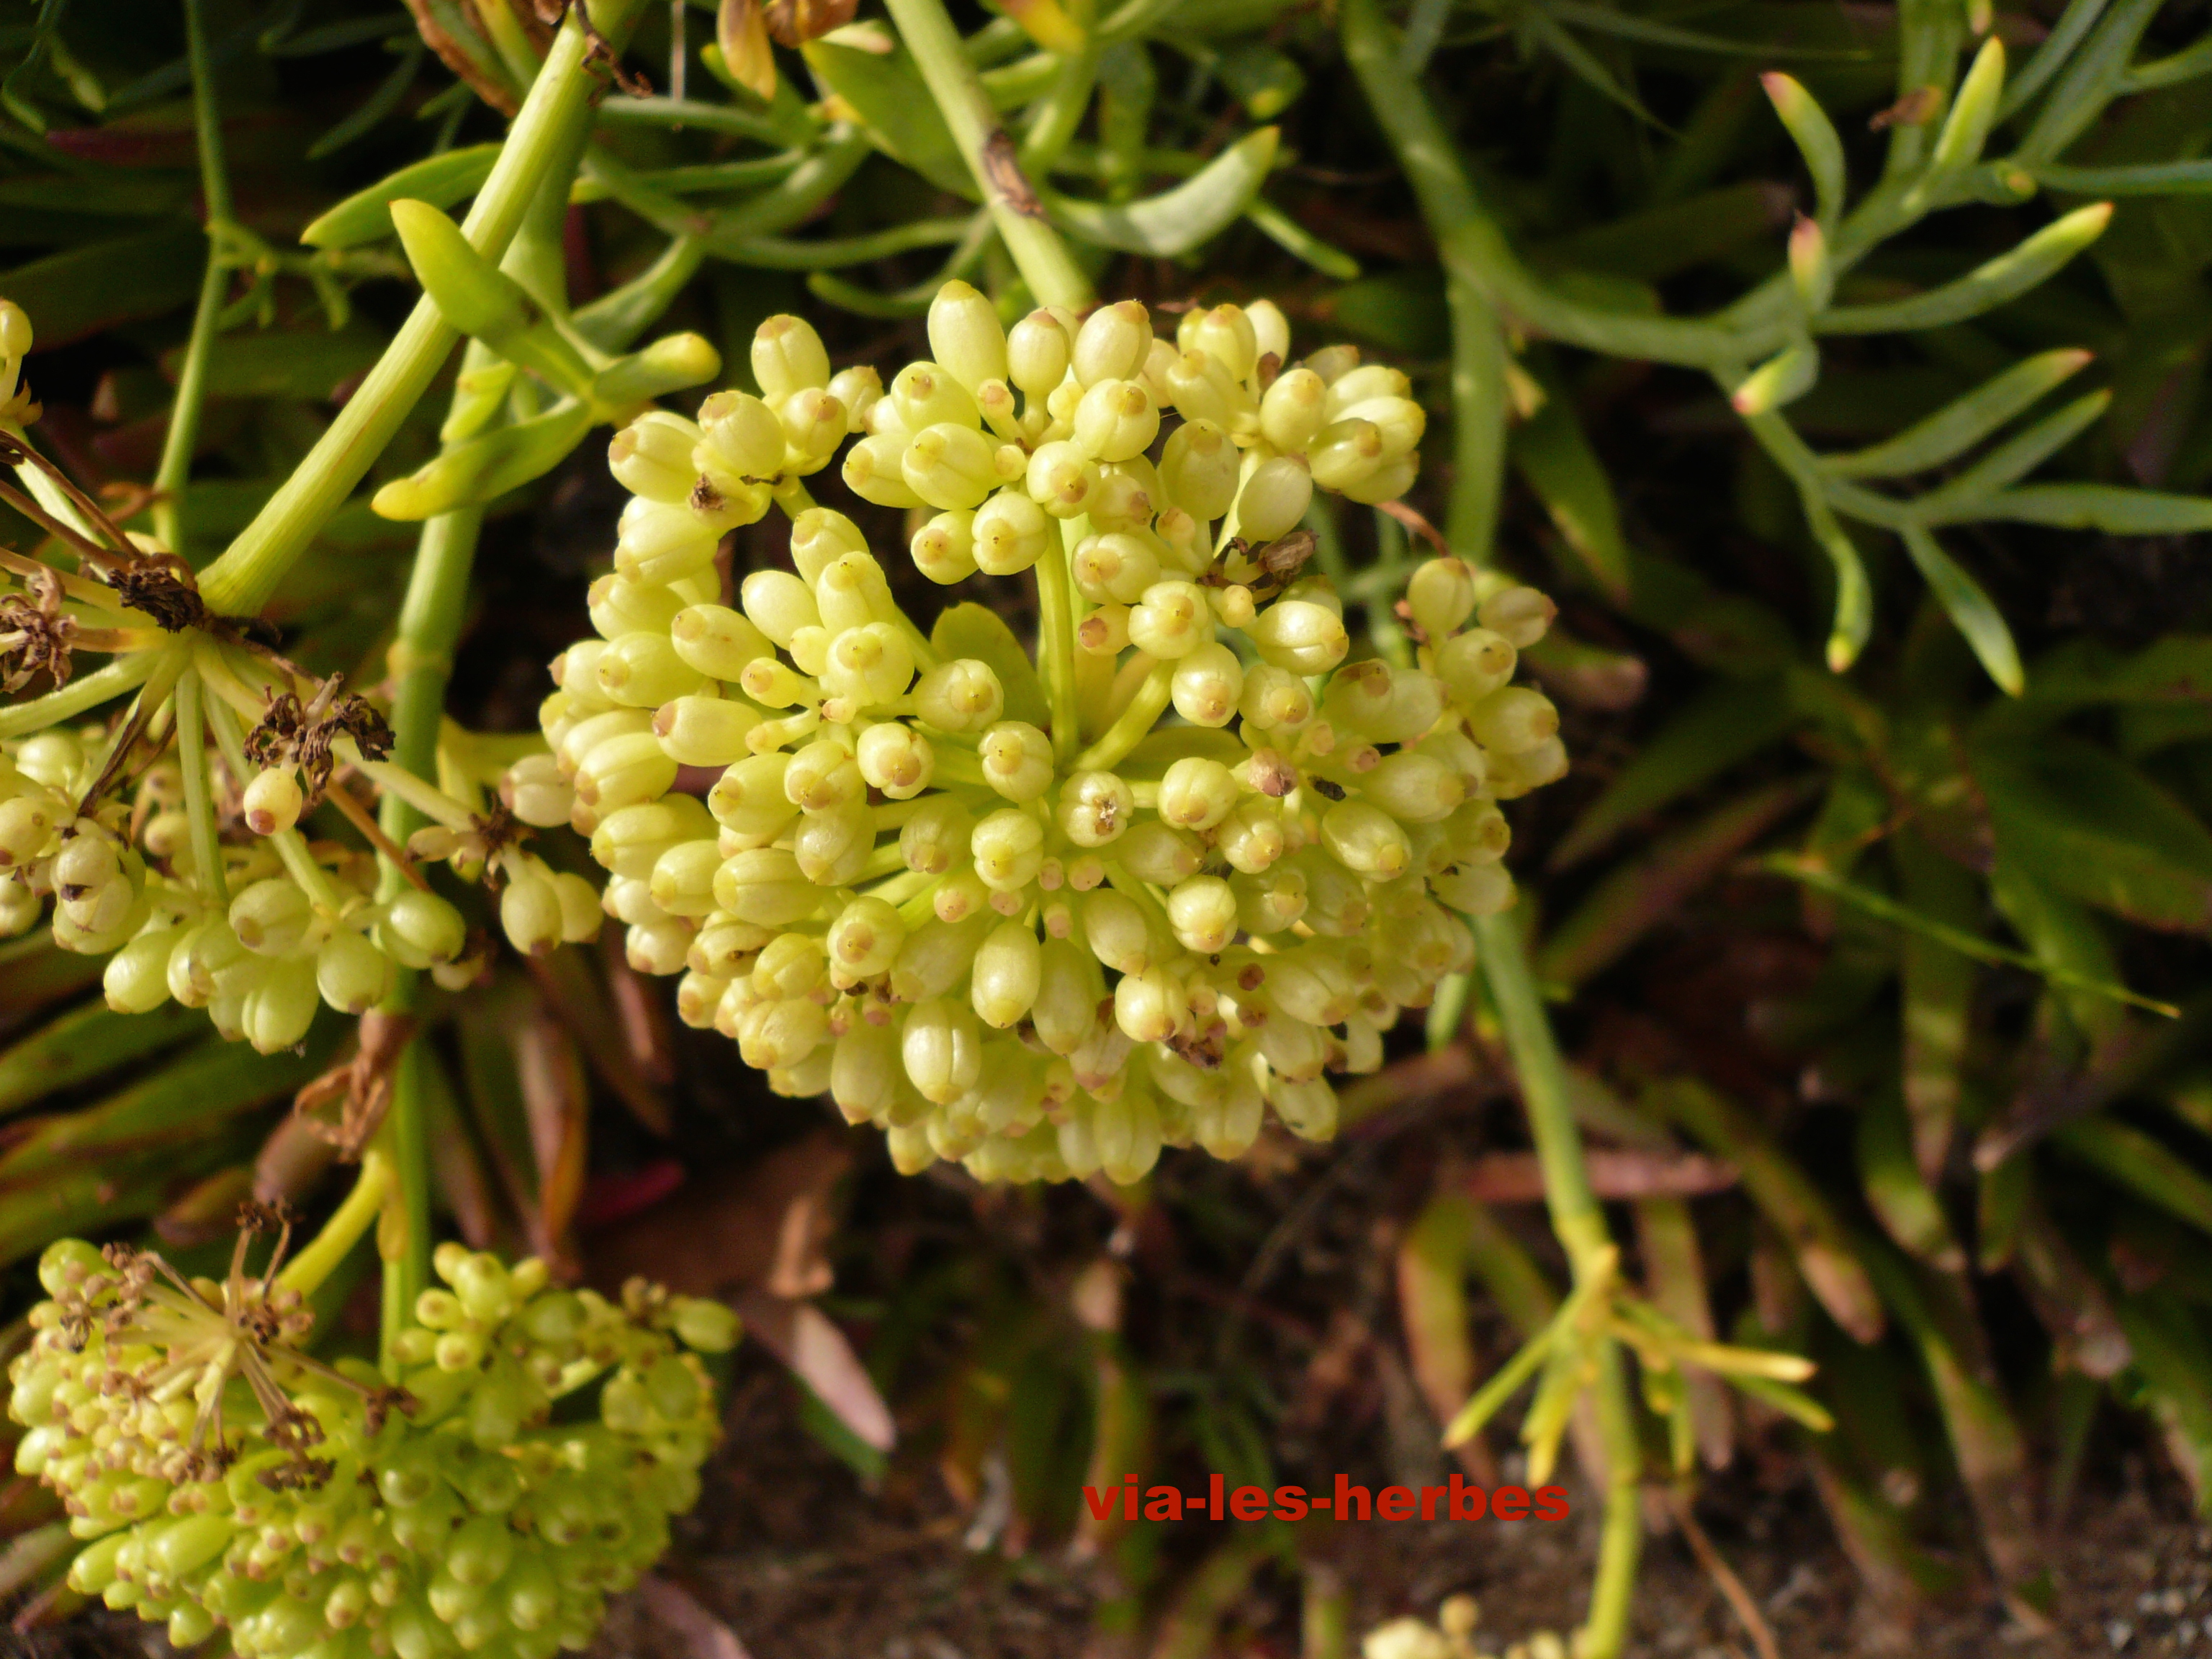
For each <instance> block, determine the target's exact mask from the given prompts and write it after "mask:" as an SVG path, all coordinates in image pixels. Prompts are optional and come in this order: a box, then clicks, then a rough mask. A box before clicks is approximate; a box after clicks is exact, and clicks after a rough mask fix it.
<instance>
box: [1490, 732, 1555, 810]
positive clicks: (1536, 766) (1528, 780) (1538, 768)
mask: <svg viewBox="0 0 2212 1659" xmlns="http://www.w3.org/2000/svg"><path fill="white" fill-rule="evenodd" d="M1566 775H1567V749H1566V745H1565V744H1563V743H1561V742H1560V741H1559V738H1545V739H1544V741H1543V742H1541V743H1539V744H1532V745H1530V746H1529V747H1528V748H1527V749H1523V750H1519V751H1517V752H1516V753H1513V754H1508V755H1497V756H1493V757H1492V765H1491V786H1490V787H1491V793H1492V794H1494V795H1496V796H1497V797H1498V799H1500V800H1516V799H1519V798H1520V797H1521V796H1522V795H1525V794H1527V793H1528V792H1529V791H1530V790H1531V789H1538V788H1541V787H1543V786H1544V785H1545V784H1547V783H1556V782H1557V781H1559V779H1561V778H1563V777H1565V776H1566Z"/></svg>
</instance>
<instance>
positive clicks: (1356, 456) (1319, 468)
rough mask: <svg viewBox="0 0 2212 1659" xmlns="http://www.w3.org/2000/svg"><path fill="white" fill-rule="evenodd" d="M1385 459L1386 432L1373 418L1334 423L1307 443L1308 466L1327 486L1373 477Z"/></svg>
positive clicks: (1347, 485) (1338, 486)
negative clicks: (1377, 426) (1378, 426)
mask: <svg viewBox="0 0 2212 1659" xmlns="http://www.w3.org/2000/svg"><path fill="white" fill-rule="evenodd" d="M1384 459H1385V457H1384V455H1383V434H1382V433H1381V431H1380V430H1378V429H1377V428H1376V426H1375V424H1374V423H1373V422H1370V421H1334V422H1330V423H1329V424H1328V426H1325V427H1323V428H1322V429H1321V430H1320V431H1319V432H1317V433H1316V434H1315V435H1314V436H1313V440H1312V441H1311V442H1310V443H1309V444H1308V445H1307V446H1306V465H1308V466H1310V467H1311V468H1312V469H1313V480H1314V482H1315V483H1317V484H1319V485H1320V486H1321V487H1322V489H1337V490H1342V489H1349V488H1351V487H1352V485H1354V484H1357V483H1360V482H1361V481H1362V480H1363V479H1366V478H1370V477H1373V476H1374V475H1375V473H1376V471H1378V470H1379V469H1380V468H1381V467H1382V465H1383V460H1384Z"/></svg>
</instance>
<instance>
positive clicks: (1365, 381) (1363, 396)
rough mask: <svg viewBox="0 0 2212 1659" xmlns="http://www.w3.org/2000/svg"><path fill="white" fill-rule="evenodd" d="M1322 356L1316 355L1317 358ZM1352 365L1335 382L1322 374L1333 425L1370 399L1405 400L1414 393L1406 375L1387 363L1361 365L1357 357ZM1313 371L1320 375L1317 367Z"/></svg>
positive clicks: (1354, 357)
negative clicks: (1357, 405) (1326, 382)
mask: <svg viewBox="0 0 2212 1659" xmlns="http://www.w3.org/2000/svg"><path fill="white" fill-rule="evenodd" d="M1321 355H1322V354H1320V353H1318V352H1316V354H1315V356H1316V357H1318V356H1321ZM1352 363H1353V365H1354V366H1352V367H1348V368H1346V369H1345V371H1344V372H1343V373H1342V374H1339V375H1337V376H1336V377H1334V379H1331V378H1330V376H1328V374H1322V379H1323V380H1327V381H1328V418H1329V419H1330V420H1332V421H1334V420H1340V419H1342V418H1343V416H1344V412H1345V411H1346V410H1348V409H1350V408H1351V407H1352V405H1353V404H1358V403H1364V402H1365V401H1366V400H1367V399H1369V398H1403V397H1405V396H1406V395H1407V394H1408V393H1409V392H1412V391H1413V382H1412V381H1411V380H1407V378H1406V376H1405V374H1404V373H1403V371H1401V370H1399V369H1395V368H1391V367H1390V366H1389V364H1388V363H1366V364H1359V363H1358V360H1357V354H1356V353H1355V354H1354V356H1353V359H1352ZM1314 368H1315V370H1316V373H1319V372H1320V365H1319V364H1318V363H1316V364H1314Z"/></svg>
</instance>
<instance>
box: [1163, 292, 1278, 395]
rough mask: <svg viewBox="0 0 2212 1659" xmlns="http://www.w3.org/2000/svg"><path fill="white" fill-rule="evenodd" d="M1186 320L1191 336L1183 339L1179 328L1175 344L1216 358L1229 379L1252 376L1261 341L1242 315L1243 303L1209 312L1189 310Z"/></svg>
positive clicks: (1258, 360)
mask: <svg viewBox="0 0 2212 1659" xmlns="http://www.w3.org/2000/svg"><path fill="white" fill-rule="evenodd" d="M1185 321H1186V325H1187V326H1188V330H1189V336H1190V337H1189V338H1188V340H1186V339H1184V337H1183V334H1182V330H1180V329H1179V330H1177V331H1176V344H1177V345H1179V346H1182V348H1183V349H1185V350H1196V351H1203V352H1205V353H1206V355H1207V356H1210V357H1212V358H1214V359H1216V360H1217V361H1218V362H1219V363H1220V364H1221V366H1222V367H1223V368H1225V369H1227V370H1228V371H1229V374H1230V378H1231V379H1232V380H1249V379H1251V377H1252V371H1253V370H1254V369H1255V368H1257V367H1258V366H1259V362H1260V343H1259V337H1258V335H1257V333H1256V332H1255V330H1254V329H1253V326H1252V319H1250V318H1249V317H1248V316H1246V315H1245V314H1244V308H1243V307H1242V306H1233V305H1225V306H1216V307H1213V308H1212V310H1210V311H1194V312H1191V313H1188V315H1187V317H1186V319H1185Z"/></svg>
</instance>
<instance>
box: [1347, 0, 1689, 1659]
mask: <svg viewBox="0 0 2212 1659" xmlns="http://www.w3.org/2000/svg"><path fill="white" fill-rule="evenodd" d="M1341 15H1342V18H1343V30H1344V48H1345V56H1346V58H1347V59H1348V60H1349V61H1350V62H1351V64H1352V68H1353V70H1354V71H1355V72H1356V73H1357V74H1358V76H1359V77H1360V81H1361V82H1362V84H1363V86H1364V88H1365V89H1366V92H1367V95H1368V102H1369V104H1370V106H1371V107H1372V108H1373V109H1374V111H1375V112H1376V118H1377V120H1378V121H1379V122H1380V123H1381V124H1382V125H1383V131H1384V133H1385V134H1386V136H1387V137H1389V141H1390V144H1391V147H1392V149H1394V150H1395V152H1396V154H1397V155H1398V159H1399V161H1400V163H1401V165H1402V166H1403V167H1405V169H1406V173H1407V177H1408V178H1409V179H1411V180H1412V181H1413V187H1414V191H1415V194H1416V195H1417V196H1418V197H1419V200H1420V204H1421V208H1422V211H1423V213H1424V215H1425V217H1426V218H1427V219H1428V221H1429V223H1430V225H1431V228H1433V230H1434V231H1435V233H1436V236H1437V246H1438V249H1439V250H1440V251H1441V252H1443V254H1444V266H1445V270H1446V273H1447V283H1448V288H1447V298H1448V300H1449V303H1450V306H1451V319H1452V344H1453V351H1452V416H1453V424H1454V427H1455V445H1454V450H1455V471H1454V477H1453V480H1452V495H1451V502H1450V510H1449V513H1448V515H1447V518H1446V523H1447V524H1448V525H1449V526H1450V528H1449V532H1448V533H1449V538H1450V540H1451V544H1452V550H1453V551H1454V552H1455V554H1457V555H1458V556H1460V557H1461V558H1463V559H1465V560H1467V561H1468V562H1470V563H1474V564H1483V563H1486V562H1488V561H1489V558H1490V553H1491V544H1492V538H1493V537H1494V536H1495V534H1496V532H1497V522H1498V499H1499V494H1500V491H1501V489H1502V485H1503V469H1504V441H1503V440H1504V422H1505V406H1506V392H1505V356H1504V339H1503V337H1502V335H1501V332H1500V316H1499V312H1500V307H1501V304H1502V305H1503V306H1504V307H1510V309H1512V310H1513V311H1515V312H1516V313H1520V314H1522V315H1523V316H1526V317H1528V319H1530V320H1531V321H1533V322H1534V323H1536V324H1537V325H1539V326H1540V327H1541V328H1543V329H1544V330H1545V331H1547V332H1548V333H1552V334H1554V335H1557V336H1559V337H1561V338H1565V339H1571V340H1575V341H1576V342H1577V343H1582V344H1586V345H1589V346H1591V347H1593V348H1595V349H1599V350H1607V351H1612V352H1613V353H1615V354H1616V355H1624V356H1650V357H1658V358H1662V359H1673V358H1675V357H1676V356H1677V354H1681V355H1686V356H1690V357H1691V358H1692V359H1693V360H1694V359H1698V358H1702V357H1704V356H1708V355H1710V356H1712V357H1714V358H1715V359H1718V358H1721V357H1724V356H1726V354H1727V351H1728V349H1729V347H1728V345H1726V344H1725V343H1723V342H1724V341H1725V331H1722V330H1718V329H1715V328H1714V327H1712V325H1708V324H1700V323H1676V322H1644V323H1635V322H1632V321H1631V320H1630V319H1616V318H1613V317H1611V316H1608V315H1606V314H1604V313H1586V312H1584V311H1583V310H1582V308H1580V307H1572V306H1570V305H1567V304H1565V303H1564V302H1560V301H1557V300H1556V299H1555V298H1554V297H1553V296H1552V295H1548V294H1547V293H1546V292H1545V291H1544V290H1542V289H1541V288H1540V287H1539V285H1537V284H1536V283H1534V281H1533V279H1531V278H1530V277H1529V276H1528V274H1527V273H1526V271H1525V270H1522V268H1521V267H1520V265H1519V264H1518V262H1517V261H1516V259H1515V258H1514V256H1513V253H1512V251H1511V249H1510V247H1509V246H1508V245H1507V244H1506V242H1505V240H1504V235H1503V234H1502V233H1500V232H1499V231H1498V228H1497V227H1496V225H1495V224H1494V223H1492V221H1491V220H1490V219H1489V218H1488V216H1486V214H1485V213H1484V212H1483V210H1482V205H1481V203H1480V199H1479V198H1478V197H1476V195H1475V193H1474V187H1473V185H1471V184H1470V183H1469V182H1468V177H1467V174H1466V173H1465V171H1464V169H1462V167H1460V165H1459V163H1458V161H1457V159H1456V157H1455V155H1454V154H1453V152H1452V147H1451V141H1450V138H1449V135H1448V134H1447V133H1446V132H1445V131H1444V129H1443V124H1442V123H1441V122H1439V121H1438V120H1437V118H1436V115H1435V113H1434V112H1433V111H1432V110H1431V108H1430V107H1429V105H1428V102H1427V100H1426V99H1425V97H1424V96H1423V95H1422V94H1421V90H1420V88H1419V86H1418V84H1416V83H1415V82H1413V78H1412V77H1411V76H1408V75H1407V73H1406V71H1405V70H1404V69H1403V67H1402V65H1401V62H1400V59H1399V55H1398V50H1397V42H1396V40H1395V39H1394V37H1393V33H1392V31H1391V29H1390V28H1389V25H1388V24H1387V23H1385V22H1384V21H1383V14H1382V10H1381V8H1380V5H1379V4H1378V3H1377V0H1344V5H1343V10H1342V14H1341ZM1474 933H1475V946H1476V953H1477V961H1478V964H1479V968H1478V971H1480V974H1481V975H1482V977H1483V981H1484V983H1485V984H1486V986H1487V987H1488V988H1489V992H1490V997H1491V1001H1492V1005H1493V1006H1495V1008H1496V1009H1497V1012H1498V1023H1499V1024H1500V1026H1501V1027H1502V1028H1503V1030H1504V1037H1505V1046H1506V1049H1507V1052H1508V1053H1509V1054H1510V1055H1511V1056H1512V1060H1513V1068H1514V1071H1515V1073H1516V1075H1517V1076H1518V1077H1519V1079H1520V1083H1521V1097H1522V1106H1523V1108H1524V1109H1526V1111H1527V1113H1528V1125H1529V1130H1530V1133H1532V1135H1533V1136H1534V1139H1535V1142H1536V1152H1537V1158H1538V1162H1539V1164H1541V1168H1542V1170H1543V1174H1544V1192H1545V1196H1546V1199H1547V1202H1548V1204H1549V1206H1550V1209H1551V1215H1552V1230H1553V1232H1554V1233H1555V1234H1556V1235H1557V1236H1558V1237H1559V1243H1560V1244H1561V1245H1562V1246H1564V1247H1565V1250H1566V1253H1567V1259H1568V1261H1569V1262H1570V1263H1571V1266H1572V1267H1573V1271H1574V1275H1575V1279H1576V1282H1577V1284H1581V1283H1583V1282H1585V1281H1586V1280H1587V1279H1589V1276H1590V1275H1591V1273H1593V1272H1594V1271H1595V1270H1596V1268H1597V1265H1598V1263H1599V1262H1600V1261H1601V1260H1604V1259H1607V1258H1609V1257H1610V1256H1611V1255H1612V1252H1613V1240H1612V1238H1611V1237H1610V1235H1609V1234H1608V1232H1607V1228H1606V1222H1605V1212H1604V1211H1603V1209H1602V1208H1601V1207H1600V1206H1599V1204H1598V1201H1597V1196H1596V1194H1595V1192H1594V1191H1593V1189H1592V1188H1591V1186H1590V1182H1589V1171H1588V1170H1587V1169H1586V1168H1585V1167H1584V1165H1583V1153H1582V1137H1581V1131H1580V1130H1579V1129H1578V1128H1577V1126H1576V1123H1575V1119H1574V1114H1573V1111H1572V1109H1571V1107H1570V1105H1569V1103H1568V1099H1567V1085H1566V1068H1565V1065H1564V1064H1563V1063H1562V1062H1561V1060H1560V1058H1559V1043H1558V1042H1557V1040H1556V1039H1555V1038H1554V1036H1553V1032H1552V1026H1551V1021H1550V1020H1549V1019H1548V1018H1547V1016H1546V1015H1545V1012H1544V1006H1543V1002H1542V1000H1541V997H1540V996H1539V995H1538V993H1537V989H1536V980H1535V975H1534V972H1533V970H1532V969H1531V968H1530V966H1529V962H1528V944H1527V941H1526V940H1524V939H1522V935H1521V929H1520V927H1519V926H1518V925H1517V923H1516V921H1514V919H1513V918H1512V916H1511V915H1510V913H1509V914H1505V915H1492V916H1484V917H1480V918H1478V919H1475V920H1474ZM1470 989H1471V986H1453V987H1440V988H1439V995H1438V998H1437V1005H1436V1006H1435V1008H1433V1009H1432V1010H1431V1022H1430V1028H1429V1035H1430V1037H1431V1041H1432V1042H1449V1041H1450V1040H1451V1039H1452V1038H1453V1037H1454V1036H1455V1035H1456V1034H1457V1030H1458V1027H1459V1024H1460V1022H1461V1019H1462V1018H1463V1011H1464V1009H1465V1006H1466V1001H1467V997H1468V991H1469V990H1470ZM1599 1352H1600V1358H1599V1372H1598V1376H1597V1379H1596V1382H1595V1389H1594V1392H1595V1414H1596V1418H1597V1424H1598V1431H1599V1436H1600V1438H1601V1440H1602V1441H1603V1443H1604V1447H1605V1455H1606V1475H1605V1478H1606V1486H1607V1491H1606V1493H1605V1522H1604V1528H1603V1531H1602V1534H1601V1538H1600V1541H1599V1548H1598V1565H1597V1576H1596V1579H1595V1583H1593V1584H1592V1586H1591V1589H1590V1605H1589V1617H1588V1619H1587V1620H1586V1622H1585V1623H1584V1625H1583V1630H1582V1633H1581V1636H1580V1638H1578V1640H1577V1646H1576V1650H1577V1656H1578V1659H1613V1656H1616V1655H1618V1654H1619V1653H1620V1651H1621V1649H1622V1646H1623V1644H1624V1643H1625V1642H1626V1638H1627V1632H1628V1613H1629V1606H1630V1602H1631V1601H1632V1599H1633V1597H1634V1595H1635V1591H1636V1571H1637V1565H1638V1559H1639V1557H1640V1556H1641V1554H1642V1553H1643V1528H1642V1519H1641V1516H1640V1514H1639V1512H1638V1491H1637V1483H1638V1475H1639V1472H1640V1467H1641V1463H1642V1449H1641V1443H1640V1440H1639V1437H1638V1432H1637V1425H1636V1419H1635V1414H1634V1410H1633V1407H1632V1404H1631V1402H1630V1400H1629V1395H1628V1383H1627V1377H1626V1374H1625V1372H1624V1370H1623V1369H1622V1366H1621V1361H1620V1348H1619V1346H1617V1345H1616V1344H1614V1343H1612V1342H1610V1341H1608V1342H1607V1343H1605V1344H1603V1345H1602V1346H1601V1348H1600V1350H1599Z"/></svg>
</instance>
